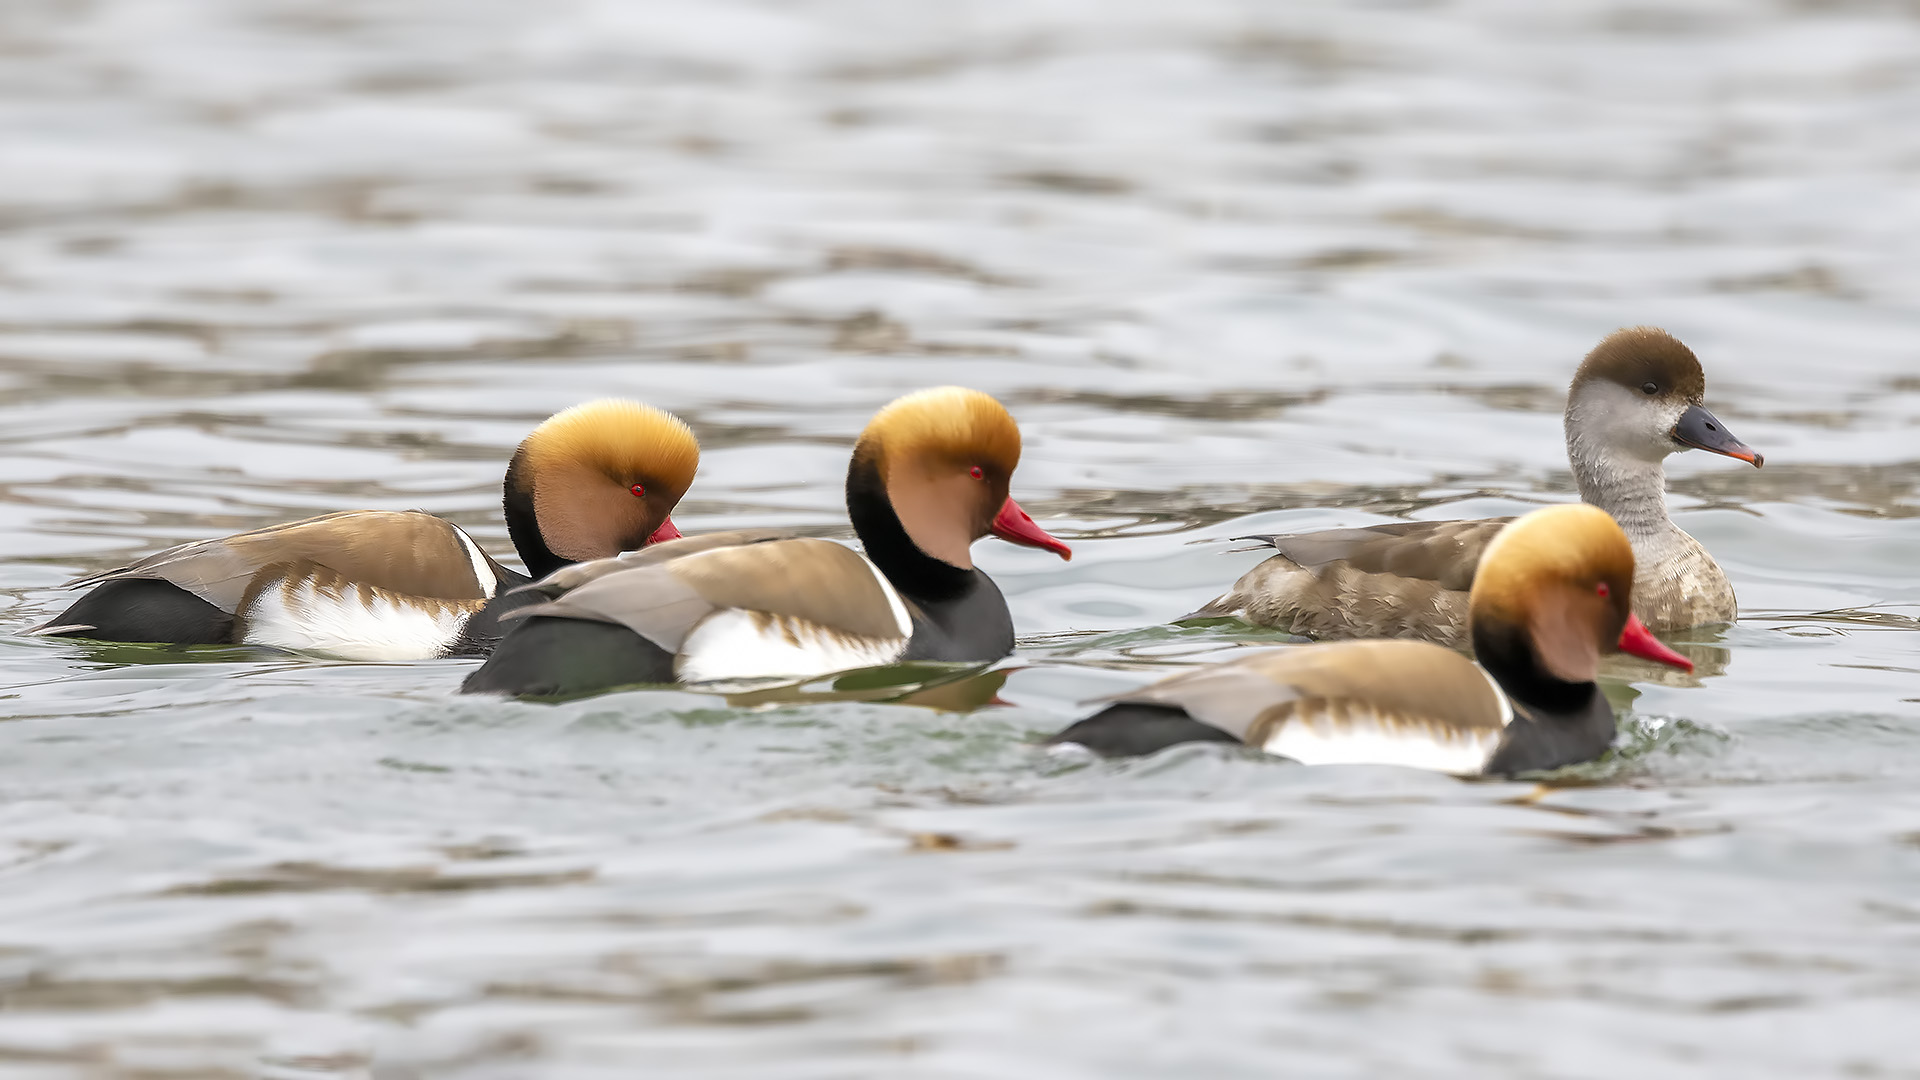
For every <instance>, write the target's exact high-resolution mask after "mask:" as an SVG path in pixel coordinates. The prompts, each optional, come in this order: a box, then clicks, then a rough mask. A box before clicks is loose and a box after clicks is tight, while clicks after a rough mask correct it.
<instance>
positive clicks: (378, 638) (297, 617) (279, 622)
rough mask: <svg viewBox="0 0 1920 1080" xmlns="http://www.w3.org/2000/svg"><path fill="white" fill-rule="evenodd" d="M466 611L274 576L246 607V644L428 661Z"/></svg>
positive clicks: (455, 631)
mask: <svg viewBox="0 0 1920 1080" xmlns="http://www.w3.org/2000/svg"><path fill="white" fill-rule="evenodd" d="M472 617H473V612H472V611H471V610H466V609H463V608H460V607H457V606H455V605H452V604H446V603H431V602H429V603H427V604H422V603H421V602H419V601H418V600H414V599H412V598H408V597H400V596H396V595H394V594H392V593H388V592H386V591H385V590H384V589H372V590H368V591H367V593H366V594H365V595H364V596H363V594H362V592H361V590H359V589H355V588H349V589H346V590H344V591H343V592H342V593H341V594H339V595H335V594H334V593H333V592H332V591H330V590H326V589H321V588H318V587H316V586H315V584H314V583H313V582H312V581H311V580H307V579H304V578H303V579H296V580H293V581H287V580H284V579H283V580H280V581H276V582H274V583H273V584H271V585H269V586H267V587H266V588H264V589H262V590H260V594H259V596H257V597H255V598H254V601H253V603H252V604H251V605H250V606H249V607H248V608H247V611H246V618H247V633H246V637H245V638H244V639H243V640H245V641H246V642H247V643H248V644H252V645H273V646H276V647H278V648H282V649H299V650H300V651H302V652H316V653H325V654H327V655H328V656H337V657H340V658H341V659H343V660H429V659H432V658H433V657H436V656H440V655H441V654H443V653H444V652H446V650H447V647H448V646H450V645H452V644H453V642H454V641H455V640H456V639H457V638H459V636H460V629H461V627H463V626H465V625H466V623H467V620H468V619H469V618H472Z"/></svg>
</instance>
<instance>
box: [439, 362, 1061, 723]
mask: <svg viewBox="0 0 1920 1080" xmlns="http://www.w3.org/2000/svg"><path fill="white" fill-rule="evenodd" d="M1019 463H1020V429H1019V428H1018V427H1016V426H1015V425H1014V422H1013V418H1012V417H1011V416H1009V415H1007V411H1006V409H1004V408H1002V407H1001V405H1000V403H999V402H997V401H995V400H993V399H992V398H990V397H988V396H987V395H985V394H982V393H978V392H976V391H973V390H963V389H960V388H958V387H943V388H941V389H937V390H923V391H921V392H919V393H916V394H909V395H907V396H906V397H903V398H901V399H899V400H898V401H895V402H894V403H893V404H891V405H888V406H887V407H886V408H884V409H882V410H880V412H879V414H878V415H876V416H875V417H874V418H873V420H872V422H871V423H869V424H868V425H867V428H866V431H865V432H863V433H862V434H861V436H860V441H859V443H858V444H857V445H856V446H855V447H854V451H853V460H852V462H851V463H850V464H849V466H848V468H847V513H848V516H849V517H850V518H851V519H852V521H853V529H854V533H855V534H856V535H857V536H859V538H860V541H861V543H862V545H863V546H864V547H865V549H866V554H865V555H864V556H862V555H860V554H859V553H857V552H855V551H853V550H852V549H851V548H848V547H845V546H843V545H841V544H836V543H834V542H832V541H830V540H817V539H810V538H794V537H782V536H780V535H779V534H777V533H768V532H742V533H724V534H716V535H710V536H701V537H697V538H694V539H688V540H681V541H677V542H674V543H669V544H662V545H660V546H659V547H657V548H652V549H649V550H647V551H643V552H636V553H633V554H631V555H626V556H622V557H621V558H618V559H607V560H602V561H600V562H594V563H584V564H582V565H580V566H576V567H571V568H569V569H566V570H563V571H561V572H559V573H557V574H554V575H553V576H551V577H549V578H548V579H546V580H545V581H542V582H540V583H539V584H537V585H534V586H531V587H530V590H529V591H530V592H532V593H535V594H538V595H540V596H541V597H543V598H548V599H547V602H545V603H542V604H539V605H538V606H534V607H528V608H522V609H520V610H519V611H516V612H514V613H513V614H512V616H510V617H511V618H513V619H515V620H524V621H520V622H519V624H518V625H517V626H516V627H515V628H514V629H513V630H511V631H510V632H509V633H508V634H507V636H506V637H505V638H504V639H503V640H502V641H501V643H500V646H499V648H497V649H496V650H494V653H493V655H492V656H491V657H490V658H489V659H488V660H487V662H486V663H485V664H484V665H482V666H481V667H480V668H479V669H478V670H476V671H475V672H474V673H473V674H472V675H470V676H469V677H468V678H467V681H466V683H465V685H463V686H462V687H461V689H462V690H464V691H466V692H470V693H485V692H492V693H509V694H520V695H533V696H576V695H580V694H589V693H595V692H598V691H602V690H608V689H612V688H614V687H618V686H626V685H632V684H637V683H665V682H674V681H687V682H708V681H719V680H732V679H755V678H809V677H813V676H818V675H826V674H831V673H833V672H837V671H845V670H849V669H852V668H858V667H870V666H875V665H879V664H888V663H893V662H895V661H899V660H938V661H978V662H983V663H984V662H986V661H991V660H997V659H999V658H1000V657H1002V656H1005V655H1006V654H1007V653H1009V652H1011V651H1012V650H1013V640H1014V639H1013V619H1012V616H1011V615H1009V613H1008V611H1007V604H1006V601H1005V600H1004V599H1003V598H1002V597H1001V595H1000V590H999V589H998V588H997V587H995V586H994V583H993V580H992V579H991V578H989V577H987V575H986V574H984V573H982V572H981V571H980V570H979V568H977V567H975V566H974V565H973V556H972V551H971V548H972V545H973V543H974V541H976V540H979V539H981V538H982V537H985V536H988V535H993V536H999V537H1001V538H1002V539H1005V540H1009V541H1012V542H1013V543H1016V544H1022V545H1025V546H1028V547H1037V548H1042V549H1045V550H1048V551H1052V552H1054V553H1056V554H1058V555H1059V556H1060V557H1062V558H1069V557H1071V555H1072V552H1071V551H1069V550H1068V548H1067V546H1066V545H1065V544H1062V543H1061V542H1060V541H1058V540H1056V539H1054V538H1053V537H1051V536H1049V535H1047V533H1046V532H1045V531H1044V530H1042V529H1041V528H1040V527H1039V526H1038V525H1035V524H1034V523H1033V519H1032V518H1030V517H1028V516H1027V514H1026V512H1025V511H1023V510H1021V509H1020V505H1019V504H1018V503H1016V502H1014V501H1013V500H1012V499H1011V498H1009V497H1008V494H1007V493H1008V489H1009V486H1010V483H1011V480H1012V477H1013V471H1014V468H1015V467H1016V466H1017V465H1019Z"/></svg>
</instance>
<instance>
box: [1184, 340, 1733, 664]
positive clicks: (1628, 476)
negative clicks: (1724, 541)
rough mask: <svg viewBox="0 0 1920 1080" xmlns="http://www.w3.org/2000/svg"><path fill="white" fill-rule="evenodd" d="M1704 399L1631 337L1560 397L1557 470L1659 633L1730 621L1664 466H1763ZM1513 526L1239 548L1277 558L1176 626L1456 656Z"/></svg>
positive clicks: (1702, 388) (1277, 541)
mask: <svg viewBox="0 0 1920 1080" xmlns="http://www.w3.org/2000/svg"><path fill="white" fill-rule="evenodd" d="M1705 392H1706V376H1705V374H1704V373H1703V372H1702V371H1701V368H1700V361H1699V360H1698V359H1697V358H1695V356H1694V355H1693V352H1692V351H1691V350H1689V349H1688V348H1687V347H1686V346H1685V345H1683V344H1681V343H1680V342H1679V341H1678V340H1677V339H1675V338H1674V337H1672V336H1671V335H1669V334H1668V333H1666V332H1665V331H1663V330H1657V329H1654V328H1651V327H1635V328H1632V329H1628V330H1620V331H1617V332H1615V333H1613V334H1611V335H1609V336H1608V337H1607V338H1606V339H1605V340H1604V341H1602V342H1601V343H1600V344H1599V345H1598V346H1596V347H1595V348H1594V350H1593V351H1592V352H1591V353H1589V354H1587V358H1586V360H1585V361H1584V362H1582V363H1581V365H1580V369H1579V371H1578V372H1576V373H1575V374H1574V377H1573V385H1572V387H1571V388H1570V390H1569V391H1568V395H1567V412H1566V432H1567V458H1568V461H1569V463H1570V464H1571V465H1572V468H1573V475H1574V480H1575V482H1576V483H1577V484H1578V485H1579V488H1580V497H1581V499H1582V500H1583V501H1585V502H1587V503H1589V504H1591V505H1594V506H1597V507H1599V508H1600V509H1602V510H1605V511H1607V512H1608V513H1609V514H1611V515H1613V517H1614V519H1615V520H1617V521H1618V522H1619V523H1620V526H1621V528H1622V529H1624V530H1625V531H1626V534H1627V538H1628V540H1629V541H1631V542H1632V544H1633V550H1634V555H1635V558H1636V562H1637V566H1638V571H1637V574H1636V578H1635V581H1634V611H1635V613H1636V614H1638V615H1639V617H1640V619H1641V620H1642V621H1643V622H1645V623H1646V624H1647V626H1648V627H1650V628H1652V629H1654V630H1657V631H1668V630H1678V629H1683V628H1686V627H1690V626H1699V625H1703V624H1706V623H1716V622H1730V621H1732V620H1733V618H1734V616H1735V614H1736V613H1737V611H1738V607H1737V605H1736V603H1735V601H1734V595H1733V586H1732V584H1731V583H1729V582H1728V581H1727V576H1726V574H1725V572H1724V571H1722V570H1721V569H1720V565H1719V564H1718V563H1716V562H1714V560H1713V556H1711V555H1709V554H1707V550H1706V549H1705V548H1704V547H1702V546H1701V545H1700V543H1699V541H1697V540H1695V539H1694V538H1693V537H1691V536H1689V535H1687V534H1686V533H1685V532H1683V531H1682V530H1681V529H1680V527H1679V526H1677V525H1675V524H1674V523H1673V519H1672V518H1671V517H1670V516H1668V513H1667V504H1666V471H1665V469H1664V467H1663V465H1662V462H1663V461H1664V460H1665V458H1666V457H1667V455H1669V454H1673V453H1677V452H1679V451H1682V450H1687V449H1701V450H1708V451H1711V452H1713V453H1716V454H1725V455H1727V456H1728V457H1733V458H1738V459H1740V460H1742V461H1747V462H1751V463H1752V464H1753V465H1754V466H1756V467H1758V466H1759V465H1760V464H1761V463H1762V461H1763V459H1762V458H1761V456H1760V455H1759V454H1758V453H1755V452H1754V451H1753V450H1751V449H1750V448H1748V447H1747V446H1746V445H1745V444H1743V443H1741V442H1740V441H1739V440H1738V439H1735V438H1734V437H1733V436H1731V435H1730V434H1728V433H1727V430H1726V428H1725V427H1724V426H1723V425H1722V424H1721V423H1720V422H1719V420H1718V419H1716V418H1715V417H1714V416H1713V414H1712V413H1710V412H1708V411H1707V410H1706V408H1705V407H1704V406H1703V405H1701V398H1702V396H1703V395H1704V394H1705ZM1511 520H1512V519H1510V518H1493V519H1487V520H1482V521H1443V522H1396V523H1394V524H1390V525H1376V526H1372V527H1369V528H1357V529H1335V530H1331V531H1327V532H1317V533H1300V534H1295V535H1290V536H1259V537H1244V538H1243V539H1252V540H1259V541H1262V542H1264V543H1266V544H1270V545H1271V546H1272V547H1273V548H1274V549H1275V550H1276V551H1278V552H1279V554H1278V555H1276V556H1274V557H1273V558H1271V559H1268V560H1267V561H1266V562H1263V563H1261V564H1260V565H1259V566H1256V567H1254V568H1253V569H1252V570H1250V571H1248V572H1247V573H1246V574H1245V575H1243V576H1242V577H1241V578H1240V580H1239V581H1237V582H1235V583H1234V586H1233V588H1232V589H1231V590H1230V591H1228V592H1227V593H1226V594H1225V595H1223V596H1221V597H1219V598H1218V599H1215V600H1214V601H1212V602H1211V603H1209V604H1207V605H1206V606H1205V607H1203V608H1201V609H1200V610H1199V611H1196V612H1194V613H1193V614H1191V615H1188V616H1186V617H1185V618H1188V619H1197V618H1213V617H1219V616H1227V615H1239V616H1241V617H1243V618H1245V619H1246V620H1247V621H1249V622H1252V623H1255V624H1257V625H1261V626H1273V627H1278V628H1280V629H1283V630H1287V631H1289V632H1292V633H1296V634H1305V635H1307V636H1309V637H1318V638H1332V639H1339V638H1366V637H1385V638H1417V639H1420V640H1425V641H1437V642H1441V643H1445V644H1452V645H1460V644H1464V643H1465V642H1466V640H1467V632H1466V631H1467V591H1468V589H1469V588H1470V587H1471V585H1472V583H1473V579H1474V573H1475V570H1476V568H1477V567H1478V566H1479V563H1480V557H1481V554H1482V553H1483V552H1484V551H1485V550H1486V547H1487V545H1488V543H1489V542H1491V541H1492V539H1493V538H1494V536H1495V535H1497V534H1498V533H1499V532H1500V530H1501V529H1502V528H1504V527H1505V526H1506V524H1507V523H1508V522H1509V521H1511Z"/></svg>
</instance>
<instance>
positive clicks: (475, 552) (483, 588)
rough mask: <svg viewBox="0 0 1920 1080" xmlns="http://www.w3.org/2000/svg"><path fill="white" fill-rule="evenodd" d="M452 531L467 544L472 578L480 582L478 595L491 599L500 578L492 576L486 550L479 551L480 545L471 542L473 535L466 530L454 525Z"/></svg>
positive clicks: (498, 585)
mask: <svg viewBox="0 0 1920 1080" xmlns="http://www.w3.org/2000/svg"><path fill="white" fill-rule="evenodd" d="M453 532H454V535H455V536H458V537H459V538H460V542H461V543H463V544H465V545H467V558H468V559H469V560H471V561H472V563H473V580H475V581H478V582H479V583H480V595H482V596H484V597H486V598H487V599H489V600H491V599H493V591H494V590H495V589H497V588H499V587H500V579H499V578H497V577H495V576H494V573H493V569H492V568H491V567H489V566H488V565H487V555H486V552H484V551H481V550H480V545H479V544H476V543H474V542H473V537H471V536H468V535H467V530H465V529H463V528H461V527H460V526H458V525H455V526H454V527H453Z"/></svg>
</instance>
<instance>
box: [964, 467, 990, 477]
mask: <svg viewBox="0 0 1920 1080" xmlns="http://www.w3.org/2000/svg"><path fill="white" fill-rule="evenodd" d="M967 475H968V476H971V477H973V478H974V479H975V480H978V479H980V478H981V477H984V476H986V475H987V473H986V470H984V469H982V468H981V467H980V466H978V465H975V466H974V467H973V468H971V469H968V470H967Z"/></svg>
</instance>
